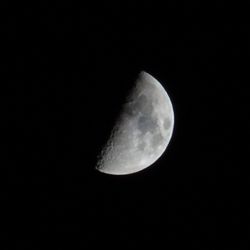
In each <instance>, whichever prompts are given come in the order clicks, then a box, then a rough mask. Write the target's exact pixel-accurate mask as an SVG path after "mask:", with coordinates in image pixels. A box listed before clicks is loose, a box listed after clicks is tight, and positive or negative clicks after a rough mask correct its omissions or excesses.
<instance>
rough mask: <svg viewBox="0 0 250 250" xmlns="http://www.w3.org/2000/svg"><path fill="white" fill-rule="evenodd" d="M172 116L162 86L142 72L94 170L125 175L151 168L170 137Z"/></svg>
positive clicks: (172, 124)
mask: <svg viewBox="0 0 250 250" xmlns="http://www.w3.org/2000/svg"><path fill="white" fill-rule="evenodd" d="M173 127H174V112H173V106H172V103H171V101H170V98H169V96H168V94H167V92H166V91H165V89H164V88H163V87H162V85H161V84H160V83H159V82H158V81H157V80H156V79H155V78H154V77H152V76H151V75H150V74H148V73H146V72H144V71H142V72H141V73H140V74H139V76H138V78H137V80H136V82H135V86H134V88H133V89H132V91H131V93H130V94H129V96H128V98H127V100H126V102H125V104H124V106H123V109H122V112H121V114H120V116H119V117H118V119H117V121H116V123H115V126H114V128H113V130H112V132H111V135H110V138H109V139H108V141H107V143H106V145H105V146H104V148H103V150H102V151H101V154H100V156H99V159H98V161H97V165H96V169H97V170H99V171H100V172H103V173H106V174H112V175H126V174H132V173H135V172H138V171H141V170H143V169H145V168H147V167H149V166H150V165H152V164H153V163H154V162H155V161H156V160H157V159H158V158H159V157H160V156H161V155H162V154H163V152H164V151H165V150H166V148H167V146H168V144H169V141H170V139H171V137H172V133H173Z"/></svg>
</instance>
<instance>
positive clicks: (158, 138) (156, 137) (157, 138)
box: [152, 133, 164, 147]
mask: <svg viewBox="0 0 250 250" xmlns="http://www.w3.org/2000/svg"><path fill="white" fill-rule="evenodd" d="M163 139H164V137H163V136H162V134H160V133H157V134H155V135H154V136H153V138H152V147H157V146H158V145H161V144H162V142H163Z"/></svg>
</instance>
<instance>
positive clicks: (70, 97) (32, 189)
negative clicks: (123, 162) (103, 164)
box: [1, 1, 249, 249]
mask: <svg viewBox="0 0 250 250" xmlns="http://www.w3.org/2000/svg"><path fill="white" fill-rule="evenodd" d="M2 11H3V12H4V15H2V21H1V34H2V41H3V43H4V46H2V48H1V53H2V57H1V58H2V60H1V78H2V80H1V82H2V84H1V88H2V91H1V96H2V98H1V102H2V121H1V126H2V132H3V133H2V135H1V138H2V139H1V152H2V156H1V158H2V164H1V165H2V166H1V168H2V170H3V174H1V177H2V181H1V183H2V187H1V200H2V201H3V203H2V204H3V205H2V207H3V208H4V213H3V214H2V217H3V221H6V223H3V224H2V225H3V234H2V237H3V240H4V242H5V243H6V246H12V245H13V246H15V247H16V248H17V249H44V247H47V246H48V245H50V246H52V247H53V248H55V249H64V248H65V249H66V248H71V249H85V248H86V249H88V248H90V247H91V246H102V247H108V246H109V247H110V246H112V245H115V246H116V247H117V248H120V245H122V246H125V247H126V248H128V249H130V248H133V247H144V246H150V247H151V248H152V249H157V248H158V247H159V246H164V247H166V248H170V249H180V247H184V246H185V248H191V249H248V247H247V246H248V233H249V232H248V226H247V213H248V211H247V210H248V209H247V208H248V206H247V201H248V196H247V193H246V189H247V186H248V185H247V184H248V179H249V177H248V175H247V166H246V164H245V163H244V162H243V161H240V160H239V159H237V160H235V159H234V158H235V154H236V151H237V150H239V149H237V150H235V149H234V144H233V140H234V139H239V140H240V141H241V143H240V144H237V145H241V146H242V145H243V140H244V137H240V136H238V135H237V132H236V131H238V134H239V133H240V131H239V130H238V129H237V127H238V126H239V125H240V126H241V130H244V126H246V125H247V124H248V121H247V117H248V115H247V114H248V113H249V112H248V113H245V111H244V109H243V107H244V108H245V107H246V106H247V100H248V97H249V94H248V89H247V86H246V82H247V80H246V79H247V74H246V73H245V72H246V70H247V68H248V67H247V62H248V43H249V41H248V36H249V33H248V32H249V26H248V24H247V21H246V15H245V13H244V6H237V7H236V6H229V4H228V3H226V2H225V3H222V2H220V3H219V2H217V4H216V5H212V4H208V5H207V6H201V4H199V3H198V2H195V3H193V4H190V3H186V4H185V5H179V4H175V3H168V4H166V5H164V6H163V5H162V6H159V5H157V4H156V3H155V4H153V3H151V4H150V3H147V2H145V3H144V4H142V5H139V4H138V5H136V4H135V3H134V4H131V5H130V4H128V3H126V4H124V5H122V4H118V3H117V4H116V5H113V4H107V3H105V5H104V4H103V5H102V6H101V5H99V4H97V5H96V6H92V7H90V6H81V7H78V6H75V5H73V4H69V3H66V2H60V3H59V2H58V3H57V4H54V5H53V4H49V3H47V2H46V1H45V2H39V3H38V6H27V7H24V6H20V7H19V6H15V7H14V8H13V7H10V6H6V7H4V8H2ZM141 70H145V71H147V72H148V73H150V74H152V75H153V76H154V77H156V78H157V79H158V80H159V81H160V82H161V83H162V85H163V86H164V87H165V88H166V89H167V91H168V93H169V95H170V98H171V100H172V102H173V107H174V111H175V127H174V133H173V137H172V140H171V143H170V144H169V147H168V149H167V151H166V152H165V154H164V155H163V156H162V157H161V158H160V159H159V160H158V161H157V162H156V163H155V164H154V165H153V166H152V167H150V168H148V169H146V170H144V171H142V172H139V173H137V174H134V175H129V176H108V175H104V174H101V173H98V172H97V171H95V170H94V166H95V162H96V156H97V155H98V153H99V151H100V150H101V147H102V145H103V144H104V143H105V141H106V139H107V138H108V135H109V132H110V129H111V128H112V125H113V123H114V120H115V117H116V116H117V114H118V113H119V110H120V107H121V105H122V103H123V101H124V98H125V97H126V94H127V93H128V91H129V89H130V88H131V87H132V85H133V81H134V80H135V79H136V76H137V74H138V73H139V72H140V71H141ZM236 103H237V105H239V106H238V107H236ZM245 135H246V134H244V136H245ZM6 249H7V248H6Z"/></svg>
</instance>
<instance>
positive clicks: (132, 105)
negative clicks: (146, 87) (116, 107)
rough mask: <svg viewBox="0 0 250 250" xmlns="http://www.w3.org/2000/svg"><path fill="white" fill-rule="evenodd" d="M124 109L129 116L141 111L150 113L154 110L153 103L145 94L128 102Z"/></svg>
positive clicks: (146, 113)
mask: <svg viewBox="0 0 250 250" xmlns="http://www.w3.org/2000/svg"><path fill="white" fill-rule="evenodd" d="M124 111H125V112H126V114H128V115H129V116H135V115H138V114H139V113H143V114H145V115H150V114H151V113H152V112H153V104H152V102H151V101H150V100H149V99H148V98H147V97H146V96H145V95H141V96H139V97H138V98H137V99H136V100H133V101H130V102H128V103H127V104H126V105H125V110H124Z"/></svg>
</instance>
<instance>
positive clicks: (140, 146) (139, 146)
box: [138, 141, 146, 151]
mask: <svg viewBox="0 0 250 250" xmlns="http://www.w3.org/2000/svg"><path fill="white" fill-rule="evenodd" d="M145 147H146V143H145V142H144V141H142V142H141V143H140V144H139V145H138V148H139V149H140V150H141V151H144V148H145Z"/></svg>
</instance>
